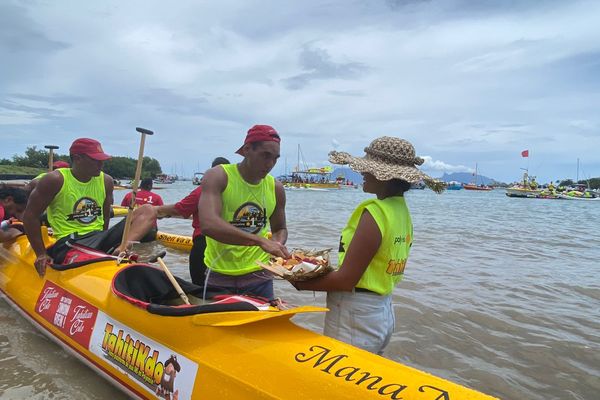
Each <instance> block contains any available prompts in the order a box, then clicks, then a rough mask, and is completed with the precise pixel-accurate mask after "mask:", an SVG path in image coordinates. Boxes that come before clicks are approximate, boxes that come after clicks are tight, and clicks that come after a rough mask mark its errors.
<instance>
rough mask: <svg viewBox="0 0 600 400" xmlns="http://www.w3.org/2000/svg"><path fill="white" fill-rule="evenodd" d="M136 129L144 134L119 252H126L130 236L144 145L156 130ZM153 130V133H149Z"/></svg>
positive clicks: (141, 139)
mask: <svg viewBox="0 0 600 400" xmlns="http://www.w3.org/2000/svg"><path fill="white" fill-rule="evenodd" d="M136 131H138V132H140V133H141V134H142V136H141V138H140V151H139V153H138V159H137V165H136V166H135V177H134V178H133V182H132V184H131V201H130V202H129V212H128V213H127V217H125V228H124V229H123V237H122V238H121V245H120V246H119V252H124V251H125V250H126V249H127V238H128V237H129V230H130V229H131V219H132V218H133V217H132V214H133V212H132V211H133V207H134V206H135V196H136V194H137V190H138V182H139V180H140V177H141V175H142V164H143V162H144V145H145V143H146V135H152V134H153V133H154V132H152V131H149V130H147V129H142V128H136ZM148 132H151V133H148Z"/></svg>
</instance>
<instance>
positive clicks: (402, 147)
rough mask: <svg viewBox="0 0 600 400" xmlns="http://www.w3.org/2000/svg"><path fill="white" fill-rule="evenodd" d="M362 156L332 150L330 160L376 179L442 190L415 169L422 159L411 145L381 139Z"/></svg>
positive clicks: (439, 184) (431, 179) (429, 178)
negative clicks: (397, 180) (401, 181)
mask: <svg viewBox="0 0 600 400" xmlns="http://www.w3.org/2000/svg"><path fill="white" fill-rule="evenodd" d="M365 153H366V155H365V156H364V157H353V156H351V155H350V154H348V153H345V152H337V151H332V152H331V153H329V161H330V162H331V163H333V164H348V165H349V166H350V168H352V169H353V170H354V171H356V172H367V173H370V174H372V175H373V176H375V178H377V180H380V181H389V180H391V179H402V180H404V181H407V182H408V183H417V182H420V181H423V182H425V184H426V185H427V186H428V187H429V188H430V189H432V190H433V191H435V192H436V193H441V192H442V191H443V190H444V184H443V182H440V181H438V180H435V179H433V178H431V177H430V176H429V175H427V174H425V173H424V172H422V171H421V170H419V169H418V168H417V165H421V164H423V162H424V161H425V160H423V159H422V158H421V157H417V156H416V155H415V148H414V147H413V145H412V144H411V143H410V142H408V141H406V140H404V139H400V138H397V137H390V136H382V137H380V138H377V139H375V140H373V141H372V142H371V144H369V146H367V147H365Z"/></svg>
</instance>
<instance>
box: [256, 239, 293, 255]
mask: <svg viewBox="0 0 600 400" xmlns="http://www.w3.org/2000/svg"><path fill="white" fill-rule="evenodd" d="M260 248H261V249H263V250H264V251H265V252H267V253H269V254H272V255H273V256H275V257H283V258H290V253H289V252H288V250H287V248H286V247H285V246H284V245H283V244H281V243H279V242H276V241H275V240H268V239H265V240H263V241H262V242H261V244H260Z"/></svg>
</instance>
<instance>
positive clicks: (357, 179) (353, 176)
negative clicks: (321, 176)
mask: <svg viewBox="0 0 600 400" xmlns="http://www.w3.org/2000/svg"><path fill="white" fill-rule="evenodd" d="M338 176H343V177H344V179H347V180H349V181H350V182H352V183H356V184H362V181H363V178H362V175H361V174H359V173H358V172H355V171H352V170H351V169H350V168H336V169H334V170H333V172H332V173H331V179H336V178H337V177H338Z"/></svg>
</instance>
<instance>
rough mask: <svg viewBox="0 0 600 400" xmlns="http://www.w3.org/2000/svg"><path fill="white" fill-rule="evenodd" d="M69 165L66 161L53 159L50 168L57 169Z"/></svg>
mask: <svg viewBox="0 0 600 400" xmlns="http://www.w3.org/2000/svg"><path fill="white" fill-rule="evenodd" d="M69 167H70V165H69V163H68V162H65V161H54V162H53V163H52V168H54V169H59V168H69Z"/></svg>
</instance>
